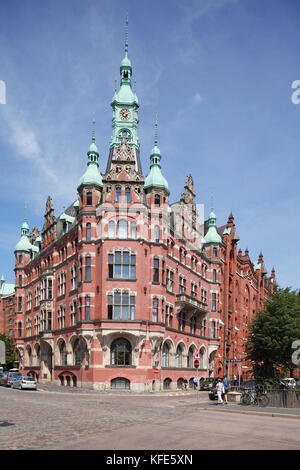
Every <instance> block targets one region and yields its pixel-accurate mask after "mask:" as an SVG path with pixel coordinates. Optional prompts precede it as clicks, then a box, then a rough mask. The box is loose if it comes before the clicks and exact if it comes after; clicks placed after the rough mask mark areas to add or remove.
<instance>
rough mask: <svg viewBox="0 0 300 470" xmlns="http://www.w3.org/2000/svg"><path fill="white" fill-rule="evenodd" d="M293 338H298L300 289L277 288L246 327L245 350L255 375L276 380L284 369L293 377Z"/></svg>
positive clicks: (299, 332) (284, 371)
mask: <svg viewBox="0 0 300 470" xmlns="http://www.w3.org/2000/svg"><path fill="white" fill-rule="evenodd" d="M295 340H300V291H291V290H290V289H289V288H287V289H278V290H277V292H275V293H274V294H272V296H271V297H270V298H269V299H268V300H267V301H266V303H265V309H264V310H262V311H259V312H257V314H256V316H255V317H254V319H253V320H252V323H251V325H250V328H249V336H248V339H247V344H246V351H247V359H248V360H249V361H251V362H252V365H253V373H254V376H255V378H256V379H260V380H264V379H271V380H272V381H276V380H278V379H279V377H280V375H282V374H283V373H286V372H287V371H288V370H289V371H290V374H291V376H293V369H295V367H297V366H296V365H295V364H293V362H292V354H293V352H294V350H293V349H292V343H293V341H295Z"/></svg>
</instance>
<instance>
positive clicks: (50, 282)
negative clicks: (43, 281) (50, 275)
mask: <svg viewBox="0 0 300 470" xmlns="http://www.w3.org/2000/svg"><path fill="white" fill-rule="evenodd" d="M48 299H49V300H52V279H48Z"/></svg>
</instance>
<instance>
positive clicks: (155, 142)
mask: <svg viewBox="0 0 300 470" xmlns="http://www.w3.org/2000/svg"><path fill="white" fill-rule="evenodd" d="M157 142H158V140H157V114H156V116H155V125H154V145H157Z"/></svg>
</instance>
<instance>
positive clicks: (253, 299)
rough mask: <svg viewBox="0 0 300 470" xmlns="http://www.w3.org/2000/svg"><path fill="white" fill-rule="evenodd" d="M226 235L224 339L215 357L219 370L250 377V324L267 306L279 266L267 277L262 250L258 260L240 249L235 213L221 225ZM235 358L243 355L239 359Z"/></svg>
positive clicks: (224, 243) (222, 319) (222, 294)
mask: <svg viewBox="0 0 300 470" xmlns="http://www.w3.org/2000/svg"><path fill="white" fill-rule="evenodd" d="M218 232H219V233H220V234H221V236H222V250H221V251H222V254H221V259H220V261H221V276H222V286H221V292H220V297H221V303H222V306H221V310H220V314H221V341H220V347H219V350H218V353H217V357H216V360H215V374H216V375H218V376H225V375H227V376H229V377H230V379H234V378H235V377H236V378H238V375H239V366H240V375H241V377H242V378H244V379H246V378H249V377H250V376H251V373H252V372H251V365H250V364H248V363H247V362H246V361H245V356H246V352H245V342H246V338H247V336H248V325H249V323H250V322H251V320H252V318H253V316H254V315H255V312H256V311H257V310H260V309H263V306H264V302H265V300H266V299H267V298H268V297H269V296H270V293H271V292H273V289H274V286H275V282H276V281H275V270H274V268H273V269H272V272H271V276H270V277H267V270H266V267H265V265H264V262H263V255H262V253H260V255H259V258H258V261H257V262H254V263H253V262H252V261H251V260H250V258H249V252H248V249H246V250H245V253H244V254H243V253H242V251H241V249H238V241H239V236H238V235H237V232H236V229H235V224H234V217H233V216H232V214H230V216H229V218H228V221H227V224H226V226H223V227H220V228H219V229H218ZM234 359H242V361H241V362H235V361H234Z"/></svg>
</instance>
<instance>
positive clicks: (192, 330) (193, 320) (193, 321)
mask: <svg viewBox="0 0 300 470" xmlns="http://www.w3.org/2000/svg"><path fill="white" fill-rule="evenodd" d="M191 334H192V335H194V334H196V317H192V318H191Z"/></svg>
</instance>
